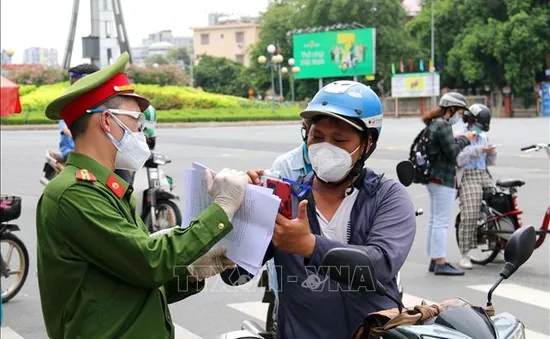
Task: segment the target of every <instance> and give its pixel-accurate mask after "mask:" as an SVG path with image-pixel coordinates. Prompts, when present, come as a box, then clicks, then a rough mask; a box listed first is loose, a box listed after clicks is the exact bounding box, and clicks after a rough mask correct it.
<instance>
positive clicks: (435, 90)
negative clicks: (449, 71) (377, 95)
mask: <svg viewBox="0 0 550 339" xmlns="http://www.w3.org/2000/svg"><path fill="white" fill-rule="evenodd" d="M432 79H433V80H434V81H433V82H432ZM439 94H440V88H439V73H438V72H435V73H405V74H395V75H394V76H392V78H391V96H392V98H420V97H431V96H438V95H439Z"/></svg>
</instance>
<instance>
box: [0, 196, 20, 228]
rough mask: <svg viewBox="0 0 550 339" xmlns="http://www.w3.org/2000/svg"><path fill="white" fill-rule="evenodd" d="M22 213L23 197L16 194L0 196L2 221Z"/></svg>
mask: <svg viewBox="0 0 550 339" xmlns="http://www.w3.org/2000/svg"><path fill="white" fill-rule="evenodd" d="M20 215H21V198H20V197H16V196H2V197H0V221H1V222H8V221H10V220H14V219H17V218H19V216H20Z"/></svg>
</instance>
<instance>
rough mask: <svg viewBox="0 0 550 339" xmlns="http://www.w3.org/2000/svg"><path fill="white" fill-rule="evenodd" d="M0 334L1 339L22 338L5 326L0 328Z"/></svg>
mask: <svg viewBox="0 0 550 339" xmlns="http://www.w3.org/2000/svg"><path fill="white" fill-rule="evenodd" d="M0 334H2V335H1V337H2V339H23V337H22V336H20V335H19V334H17V333H15V331H14V330H12V329H11V328H9V327H5V326H2V329H0Z"/></svg>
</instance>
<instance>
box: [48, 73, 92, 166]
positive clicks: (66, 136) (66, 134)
mask: <svg viewBox="0 0 550 339" xmlns="http://www.w3.org/2000/svg"><path fill="white" fill-rule="evenodd" d="M98 70H99V68H97V66H95V65H92V64H80V65H78V66H75V67H73V68H70V69H69V81H70V83H71V85H72V84H74V83H75V82H77V81H78V80H80V79H82V78H83V77H85V76H86V75H89V74H92V73H95V72H97V71H98ZM58 127H59V134H60V137H59V151H60V152H61V154H59V153H56V152H53V151H50V155H51V156H52V157H53V158H54V159H55V160H57V162H58V163H60V164H64V163H65V162H66V161H67V156H68V155H69V153H70V152H72V151H73V150H74V141H73V136H72V134H71V131H70V130H69V128H67V124H65V121H63V120H59V124H58ZM58 169H60V170H61V169H62V166H60V167H58Z"/></svg>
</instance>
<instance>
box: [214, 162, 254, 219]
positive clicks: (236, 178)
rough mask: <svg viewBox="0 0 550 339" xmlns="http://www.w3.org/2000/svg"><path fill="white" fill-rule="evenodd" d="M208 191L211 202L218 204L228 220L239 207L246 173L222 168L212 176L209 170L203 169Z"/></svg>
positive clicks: (246, 176)
mask: <svg viewBox="0 0 550 339" xmlns="http://www.w3.org/2000/svg"><path fill="white" fill-rule="evenodd" d="M205 175H206V185H207V187H208V193H209V194H210V198H212V200H213V202H214V203H215V204H217V205H218V206H220V207H221V208H222V209H223V210H224V212H225V213H226V214H227V217H228V218H229V220H231V219H233V215H234V214H235V212H236V211H237V210H238V209H239V207H241V204H242V202H243V200H244V191H245V189H246V185H247V184H248V181H249V179H250V178H249V176H248V174H246V173H244V172H240V171H236V170H229V169H227V168H224V169H223V170H221V172H220V173H218V174H216V176H215V177H214V178H212V173H210V171H205Z"/></svg>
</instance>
